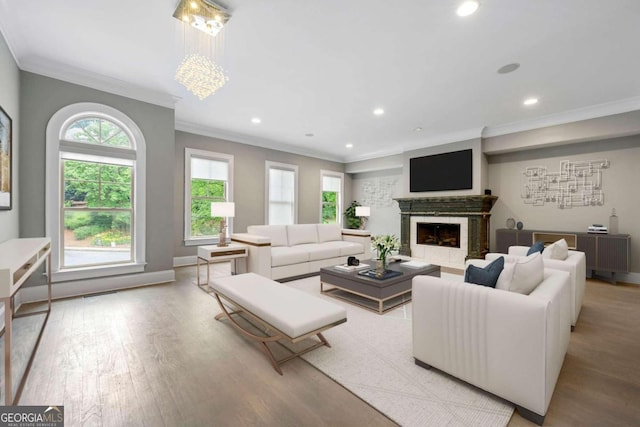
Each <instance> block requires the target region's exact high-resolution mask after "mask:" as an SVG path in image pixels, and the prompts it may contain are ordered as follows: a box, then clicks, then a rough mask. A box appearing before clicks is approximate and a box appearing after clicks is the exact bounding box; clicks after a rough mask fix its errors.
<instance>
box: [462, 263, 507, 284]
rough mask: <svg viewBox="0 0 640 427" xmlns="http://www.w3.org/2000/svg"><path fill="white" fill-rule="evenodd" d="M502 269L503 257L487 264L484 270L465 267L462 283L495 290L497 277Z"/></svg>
mask: <svg viewBox="0 0 640 427" xmlns="http://www.w3.org/2000/svg"><path fill="white" fill-rule="evenodd" d="M503 268H504V257H500V258H497V259H496V260H494V261H492V262H490V263H489V264H487V265H486V266H485V267H484V268H482V267H476V266H475V265H473V264H470V265H469V266H468V267H467V271H465V273H464V281H465V282H467V283H473V284H476V285H482V286H488V287H490V288H495V287H496V282H497V281H498V276H500V273H501V272H502V269H503Z"/></svg>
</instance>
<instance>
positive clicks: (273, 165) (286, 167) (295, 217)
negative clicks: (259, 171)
mask: <svg viewBox="0 0 640 427" xmlns="http://www.w3.org/2000/svg"><path fill="white" fill-rule="evenodd" d="M271 169H280V170H285V171H290V172H293V174H294V175H293V223H294V224H297V223H298V166H297V165H291V164H288V163H280V162H273V161H271V160H266V161H265V168H264V176H265V178H264V182H265V187H264V201H265V203H264V223H265V224H267V225H269V204H270V203H269V202H270V200H271V199H270V197H269V171H270V170H271Z"/></svg>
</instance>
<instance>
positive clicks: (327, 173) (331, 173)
mask: <svg viewBox="0 0 640 427" xmlns="http://www.w3.org/2000/svg"><path fill="white" fill-rule="evenodd" d="M325 176H328V177H332V178H338V179H340V197H339V198H338V206H337V212H336V220H337V224H338V225H340V226H342V211H343V210H344V173H342V172H335V171H329V170H320V215H319V217H318V218H319V219H318V223H319V224H322V193H323V192H324V187H323V178H324V177H325Z"/></svg>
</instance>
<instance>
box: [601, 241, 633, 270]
mask: <svg viewBox="0 0 640 427" xmlns="http://www.w3.org/2000/svg"><path fill="white" fill-rule="evenodd" d="M597 269H598V270H602V271H618V272H625V273H626V272H628V271H629V239H628V238H626V237H609V236H607V237H605V236H599V237H598V268H597Z"/></svg>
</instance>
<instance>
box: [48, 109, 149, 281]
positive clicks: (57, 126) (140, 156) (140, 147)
mask: <svg viewBox="0 0 640 427" xmlns="http://www.w3.org/2000/svg"><path fill="white" fill-rule="evenodd" d="M82 117H101V118H105V119H107V120H111V121H113V122H114V123H116V124H118V125H119V126H121V127H122V128H123V129H124V130H125V131H126V132H128V134H129V136H130V139H131V143H132V145H133V147H134V149H133V150H132V149H127V148H118V149H117V150H118V151H117V152H114V150H113V148H114V147H110V146H103V147H102V148H105V147H108V148H107V149H105V150H101V149H100V146H95V147H94V145H93V144H88V143H83V142H75V141H69V140H66V139H64V138H63V136H64V133H63V131H64V130H66V128H67V127H68V126H69V124H70V123H72V122H74V121H76V120H78V119H81V118H82ZM88 146H90V148H89V147H88ZM65 151H68V152H72V153H81V154H88V155H94V156H101V157H113V158H126V159H131V160H134V161H135V165H134V168H133V173H134V177H133V181H134V191H133V193H134V194H133V206H132V207H133V221H132V228H133V240H132V244H133V245H134V251H133V256H134V260H133V262H131V263H123V264H111V265H99V266H91V267H79V268H73V269H63V270H60V250H61V249H62V238H61V234H60V228H61V227H60V225H61V222H60V221H61V206H60V200H61V197H60V195H61V191H62V163H61V160H62V155H61V153H62V152H65ZM117 153H121V154H120V155H118V154H117ZM146 157H147V156H146V142H145V138H144V135H143V134H142V131H141V130H140V128H139V127H138V125H137V124H136V123H135V122H134V121H133V120H131V118H129V117H128V116H127V115H126V114H124V113H122V112H121V111H119V110H116V109H115V108H112V107H109V106H107V105H103V104H98V103H93V102H80V103H76V104H71V105H67V106H66V107H63V108H61V109H60V110H58V111H57V112H56V113H55V114H54V115H53V116H52V117H51V119H50V120H49V123H48V124H47V130H46V170H45V177H46V179H45V233H46V235H47V236H49V237H50V238H51V245H52V248H53V250H52V251H51V264H52V265H51V279H52V281H53V282H60V281H67V280H79V279H87V278H93V277H103V276H112V275H119V274H129V273H140V272H143V271H144V268H145V265H146V258H145V257H146V206H147V203H146Z"/></svg>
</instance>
